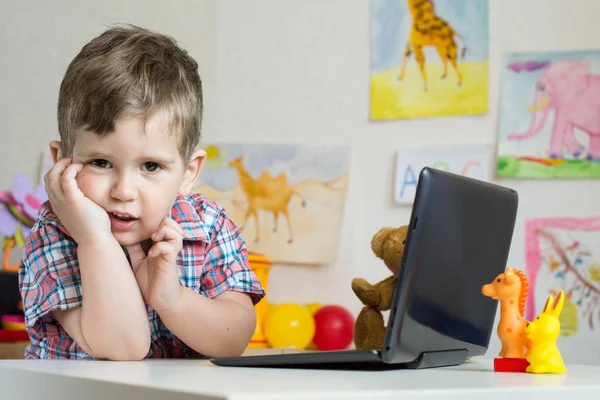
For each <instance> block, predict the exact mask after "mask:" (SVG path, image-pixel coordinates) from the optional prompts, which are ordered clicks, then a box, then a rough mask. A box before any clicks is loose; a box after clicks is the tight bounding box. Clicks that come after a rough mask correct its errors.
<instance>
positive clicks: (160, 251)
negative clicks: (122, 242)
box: [127, 217, 183, 310]
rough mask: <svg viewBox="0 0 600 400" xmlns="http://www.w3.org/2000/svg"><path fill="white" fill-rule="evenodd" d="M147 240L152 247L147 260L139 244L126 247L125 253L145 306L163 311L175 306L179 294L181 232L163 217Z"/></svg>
mask: <svg viewBox="0 0 600 400" xmlns="http://www.w3.org/2000/svg"><path fill="white" fill-rule="evenodd" d="M150 239H152V241H153V242H154V245H153V246H152V247H151V248H150V250H148V255H147V256H146V255H145V254H144V250H143V249H142V246H141V245H140V244H139V243H138V244H136V245H133V246H127V252H128V253H129V258H130V259H131V265H132V266H133V272H134V274H135V278H136V280H137V282H138V285H139V287H140V291H141V293H142V296H143V297H144V300H145V301H146V303H148V304H149V305H150V306H151V307H152V308H154V309H155V310H166V309H169V308H172V307H173V306H175V305H176V304H177V302H178V301H179V299H180V298H181V295H182V294H183V286H181V283H180V282H179V273H178V270H177V255H178V254H179V252H180V251H181V248H182V246H183V231H182V230H181V227H180V226H179V225H178V224H177V222H175V221H174V220H172V219H171V218H168V217H165V218H164V219H163V220H162V222H161V223H160V225H159V226H158V229H157V230H156V232H154V233H153V234H152V236H151V237H150Z"/></svg>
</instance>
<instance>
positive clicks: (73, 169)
mask: <svg viewBox="0 0 600 400" xmlns="http://www.w3.org/2000/svg"><path fill="white" fill-rule="evenodd" d="M82 168H83V165H81V164H71V165H69V166H68V167H67V168H66V169H65V171H64V172H63V175H62V189H63V191H64V193H65V196H67V197H70V198H74V197H75V196H77V195H79V194H80V191H79V187H78V186H77V181H76V180H75V177H76V176H77V173H78V172H79V171H81V169H82Z"/></svg>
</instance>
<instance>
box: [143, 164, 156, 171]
mask: <svg viewBox="0 0 600 400" xmlns="http://www.w3.org/2000/svg"><path fill="white" fill-rule="evenodd" d="M143 168H144V169H145V170H146V171H148V172H156V171H158V170H159V169H160V166H159V165H158V164H157V163H154V162H146V163H144V166H143Z"/></svg>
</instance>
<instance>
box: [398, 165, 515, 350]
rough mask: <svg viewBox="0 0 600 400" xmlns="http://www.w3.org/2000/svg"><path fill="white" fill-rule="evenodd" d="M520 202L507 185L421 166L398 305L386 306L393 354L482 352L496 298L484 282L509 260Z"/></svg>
mask: <svg viewBox="0 0 600 400" xmlns="http://www.w3.org/2000/svg"><path fill="white" fill-rule="evenodd" d="M517 206H518V197H517V194H516V192H515V191H513V190H511V189H508V188H505V187H502V186H498V185H492V184H488V183H485V182H481V181H477V180H474V179H469V178H463V177H460V176H457V175H453V174H447V173H444V172H442V171H437V170H429V169H427V170H424V171H423V172H422V174H421V176H420V182H419V187H418V191H417V197H416V198H415V203H414V205H413V213H412V217H411V232H410V234H409V238H408V240H407V243H406V249H405V254H404V260H403V267H402V270H401V272H400V277H399V278H400V279H399V287H398V288H397V289H396V293H395V295H396V296H398V298H397V299H396V300H397V302H396V303H395V304H396V305H397V306H398V309H397V310H396V311H395V312H393V313H392V314H390V322H389V323H391V324H392V325H393V329H391V330H389V332H388V338H387V339H388V340H389V341H388V342H387V343H388V347H390V348H391V349H392V353H393V354H392V355H391V356H392V357H396V358H398V357H401V358H405V359H406V360H408V359H414V358H415V357H416V356H418V355H419V354H420V353H421V352H423V351H440V350H453V349H456V350H457V349H468V350H469V355H470V356H473V355H481V354H484V353H485V351H486V349H487V346H488V344H489V340H490V337H491V334H492V333H493V332H492V331H493V325H494V319H495V313H496V308H497V302H496V301H494V300H492V299H490V298H488V297H486V296H483V294H482V293H481V288H482V286H483V285H484V284H486V283H489V282H490V281H491V280H493V279H494V278H495V277H496V275H498V274H500V273H502V272H503V271H504V269H505V268H506V263H507V259H508V254H509V250H510V244H511V241H512V235H513V230H514V224H515V219H516V213H517Z"/></svg>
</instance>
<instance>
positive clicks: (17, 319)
mask: <svg viewBox="0 0 600 400" xmlns="http://www.w3.org/2000/svg"><path fill="white" fill-rule="evenodd" d="M0 320H1V321H2V329H9V330H16V331H24V330H26V328H25V317H24V316H23V315H12V314H7V315H3V316H2V317H0Z"/></svg>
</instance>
